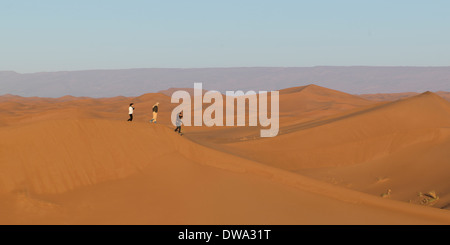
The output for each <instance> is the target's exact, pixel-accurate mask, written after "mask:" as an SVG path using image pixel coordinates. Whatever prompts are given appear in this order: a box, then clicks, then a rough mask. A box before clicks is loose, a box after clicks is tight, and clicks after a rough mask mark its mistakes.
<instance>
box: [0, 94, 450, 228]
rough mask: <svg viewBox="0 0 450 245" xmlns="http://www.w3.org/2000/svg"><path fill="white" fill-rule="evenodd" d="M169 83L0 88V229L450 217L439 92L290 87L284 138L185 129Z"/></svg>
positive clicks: (448, 116)
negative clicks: (394, 95)
mask: <svg viewBox="0 0 450 245" xmlns="http://www.w3.org/2000/svg"><path fill="white" fill-rule="evenodd" d="M170 91H173V89H171V90H167V91H164V93H151V94H144V95H142V96H139V97H123V96H120V97H111V98H95V99H94V98H88V97H72V96H64V97H61V98H40V97H20V96H15V95H4V96H0V139H1V140H0V224H206V225H208V224H450V211H449V210H448V209H450V182H448V181H447V180H448V177H449V175H450V161H449V160H448V159H449V157H450V153H449V151H448V149H449V147H450V102H448V101H446V100H445V99H443V98H442V97H441V96H439V95H438V94H435V93H432V92H426V93H422V94H414V95H412V96H407V97H403V98H399V99H390V100H378V99H375V100H373V99H370V98H367V97H366V98H362V97H360V96H355V95H350V94H346V93H344V92H340V91H336V90H331V89H327V88H324V87H320V86H316V85H308V86H302V87H295V88H289V89H285V90H281V91H280V133H279V135H278V136H276V137H273V138H260V137H259V127H248V126H247V127H206V126H203V127H183V132H184V136H179V135H178V134H177V133H175V132H174V131H173V129H174V126H172V125H171V122H170V114H171V111H172V109H173V108H174V107H175V106H176V104H171V103H170V96H168V95H169V92H170ZM131 102H133V103H134V105H135V107H136V110H135V118H134V120H133V122H127V121H126V120H127V119H128V115H127V114H128V104H129V103H131ZM155 102H160V112H159V114H158V123H156V124H151V123H149V120H150V119H151V107H152V105H153V104H154V103H155Z"/></svg>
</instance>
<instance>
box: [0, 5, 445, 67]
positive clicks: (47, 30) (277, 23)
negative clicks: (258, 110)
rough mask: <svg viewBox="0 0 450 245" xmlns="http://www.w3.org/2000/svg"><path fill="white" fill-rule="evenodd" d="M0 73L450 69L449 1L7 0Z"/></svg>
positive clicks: (0, 18)
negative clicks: (271, 68) (165, 69)
mask: <svg viewBox="0 0 450 245" xmlns="http://www.w3.org/2000/svg"><path fill="white" fill-rule="evenodd" d="M0 33H1V34H0V38H1V42H0V70H14V71H17V72H38V71H61V70H86V69H126V68H163V67H179V68H195V67H254V66H281V67H286V66H289V67H292V66H320V65H331V66H351V65H369V66H450V1H444V0H432V1H430V0H428V1H417V0H409V1H404V0H390V1H385V0H377V1H375V0H373V1H364V0H359V1H356V0H340V1H338V0H334V1H331V0H329V1H325V0H322V1H320V0H317V1H301V0H297V1H295V0H292V1H287V0H277V1H264V0H258V1H256V0H255V1H253V0H247V1H246V0H239V1H236V0H226V1H214V0H189V1H187V0H183V1H181V0H179V1H174V0H165V1H163V0H161V1H149V0H124V1H118V0H76V1H69V0H0Z"/></svg>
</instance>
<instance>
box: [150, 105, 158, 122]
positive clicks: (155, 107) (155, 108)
mask: <svg viewBox="0 0 450 245" xmlns="http://www.w3.org/2000/svg"><path fill="white" fill-rule="evenodd" d="M158 106H159V102H156V104H154V105H153V108H152V111H153V118H152V120H150V122H152V123H156V118H157V117H158Z"/></svg>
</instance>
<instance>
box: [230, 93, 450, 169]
mask: <svg viewBox="0 0 450 245" xmlns="http://www.w3.org/2000/svg"><path fill="white" fill-rule="evenodd" d="M449 126H450V106H449V102H447V101H445V100H444V99H442V98H441V97H439V96H437V95H436V94H434V93H431V92H427V93H423V94H421V95H418V96H415V97H412V98H409V99H406V100H401V101H396V102H391V103H388V104H382V105H378V106H372V107H369V109H365V110H359V111H356V112H351V113H347V114H344V115H340V116H338V117H332V118H329V119H326V120H322V121H320V120H319V121H316V122H312V123H307V124H306V125H305V124H298V125H297V126H296V127H297V129H296V128H295V127H291V129H290V131H291V132H290V133H287V134H282V135H279V136H277V137H274V138H268V139H257V140H248V141H241V142H235V143H229V144H227V145H226V146H225V149H227V150H229V151H230V152H234V153H235V154H238V155H241V156H245V157H247V158H250V159H254V160H256V161H259V162H263V163H266V164H269V165H271V166H276V167H279V168H283V169H287V170H291V171H297V170H300V169H305V168H317V167H330V166H342V165H352V164H357V163H362V162H365V161H369V160H373V159H376V158H381V157H384V156H386V155H389V154H391V153H393V152H395V151H398V150H400V149H403V148H405V147H409V146H411V145H415V144H432V143H433V142H434V140H435V139H436V138H439V137H441V136H442V135H441V134H440V133H439V129H440V128H445V127H449ZM436 130H438V131H436Z"/></svg>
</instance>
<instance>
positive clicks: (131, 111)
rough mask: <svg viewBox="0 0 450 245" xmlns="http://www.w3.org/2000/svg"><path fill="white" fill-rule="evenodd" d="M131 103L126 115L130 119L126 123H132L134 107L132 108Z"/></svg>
mask: <svg viewBox="0 0 450 245" xmlns="http://www.w3.org/2000/svg"><path fill="white" fill-rule="evenodd" d="M133 105H134V104H133V103H131V104H130V107H128V114H129V115H130V118H128V122H131V121H133V112H134V107H133Z"/></svg>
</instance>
